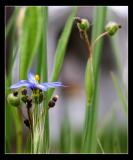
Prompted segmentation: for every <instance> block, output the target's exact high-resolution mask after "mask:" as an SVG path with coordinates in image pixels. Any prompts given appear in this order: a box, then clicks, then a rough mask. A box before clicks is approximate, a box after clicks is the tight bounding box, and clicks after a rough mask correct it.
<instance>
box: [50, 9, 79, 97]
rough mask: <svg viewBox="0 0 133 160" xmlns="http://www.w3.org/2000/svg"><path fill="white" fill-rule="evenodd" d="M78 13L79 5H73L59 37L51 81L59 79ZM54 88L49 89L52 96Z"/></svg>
mask: <svg viewBox="0 0 133 160" xmlns="http://www.w3.org/2000/svg"><path fill="white" fill-rule="evenodd" d="M76 13H77V7H73V9H72V13H71V15H70V16H69V18H68V20H67V22H66V24H65V28H64V30H63V32H62V34H61V37H60V39H59V42H58V45H57V48H56V52H55V58H54V67H53V73H52V79H51V81H57V80H58V77H59V74H60V71H61V67H62V64H63V60H64V55H65V50H66V47H67V44H68V40H69V37H70V34H71V30H72V25H73V20H74V17H75V16H76ZM53 91H54V89H50V90H49V97H51V95H52V93H53Z"/></svg>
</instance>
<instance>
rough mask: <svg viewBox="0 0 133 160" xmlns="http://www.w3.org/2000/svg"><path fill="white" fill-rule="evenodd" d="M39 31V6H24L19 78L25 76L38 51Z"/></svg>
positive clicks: (40, 18) (40, 22) (40, 24)
mask: <svg viewBox="0 0 133 160" xmlns="http://www.w3.org/2000/svg"><path fill="white" fill-rule="evenodd" d="M41 31H42V17H41V7H26V11H25V16H24V20H23V26H22V34H21V37H20V68H19V69H20V79H25V78H27V71H28V68H29V67H31V65H32V62H33V58H34V57H35V55H36V54H37V51H38V47H39V43H40V38H41V34H42V32H41Z"/></svg>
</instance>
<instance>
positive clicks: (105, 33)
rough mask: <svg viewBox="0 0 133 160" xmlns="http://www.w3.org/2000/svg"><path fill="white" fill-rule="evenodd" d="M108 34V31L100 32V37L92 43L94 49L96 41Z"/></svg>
mask: <svg viewBox="0 0 133 160" xmlns="http://www.w3.org/2000/svg"><path fill="white" fill-rule="evenodd" d="M106 35H108V32H104V33H102V34H100V36H98V37H97V38H96V39H95V41H94V42H93V44H92V49H94V47H95V45H96V42H97V41H98V40H99V39H100V38H102V37H104V36H106Z"/></svg>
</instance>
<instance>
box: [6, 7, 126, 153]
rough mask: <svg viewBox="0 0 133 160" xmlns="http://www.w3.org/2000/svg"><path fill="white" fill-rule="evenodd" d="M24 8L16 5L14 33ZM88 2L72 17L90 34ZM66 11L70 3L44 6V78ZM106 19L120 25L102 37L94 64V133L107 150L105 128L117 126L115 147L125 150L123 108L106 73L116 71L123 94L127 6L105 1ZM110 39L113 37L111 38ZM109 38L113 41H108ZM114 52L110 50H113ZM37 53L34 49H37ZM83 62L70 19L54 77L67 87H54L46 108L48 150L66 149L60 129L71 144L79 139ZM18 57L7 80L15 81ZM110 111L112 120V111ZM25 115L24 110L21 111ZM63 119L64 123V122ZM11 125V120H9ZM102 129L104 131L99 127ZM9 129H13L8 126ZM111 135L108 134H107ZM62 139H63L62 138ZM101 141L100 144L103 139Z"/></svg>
mask: <svg viewBox="0 0 133 160" xmlns="http://www.w3.org/2000/svg"><path fill="white" fill-rule="evenodd" d="M13 10H14V7H6V8H5V13H6V17H5V21H6V24H7V23H8V21H9V19H10V17H11V15H12V13H13ZM23 10H24V7H21V8H20V11H19V14H18V16H17V27H18V30H17V31H18V33H16V34H19V25H20V23H21V18H22V17H23ZM93 10H94V7H93V6H82V7H79V9H78V14H77V16H79V17H81V18H87V19H88V20H89V21H90V23H91V27H90V30H89V32H88V34H89V36H90V37H91V30H92V28H93V26H94V25H95V24H93V23H92V17H93ZM70 12H71V7H68V6H49V10H48V16H49V19H48V33H47V37H48V39H47V40H48V46H47V49H48V79H49V80H50V78H51V73H52V69H53V62H54V54H55V50H56V46H57V42H58V40H59V37H60V34H61V32H62V30H63V27H64V25H65V22H66V20H67V17H68V16H69V14H70ZM106 21H107V22H109V21H116V22H117V23H119V24H121V26H122V28H121V29H120V30H119V32H118V33H117V34H116V35H115V37H113V38H112V37H111V38H109V37H105V38H104V43H103V44H104V46H103V50H102V51H103V54H102V58H101V68H100V70H101V71H100V89H99V90H100V92H99V96H98V99H99V100H98V131H97V132H98V133H100V134H101V142H102V144H103V146H104V148H106V149H105V150H106V152H113V151H112V150H111V149H110V148H109V147H108V146H109V145H108V144H110V143H111V140H108V141H107V139H109V137H111V132H110V131H111V130H113V128H114V123H115V125H116V126H115V127H116V128H117V129H118V134H119V135H120V137H121V146H122V148H121V151H122V152H127V151H128V147H127V144H128V139H127V138H128V137H127V135H128V132H127V129H128V120H127V116H125V113H124V110H123V109H122V104H121V101H120V98H119V95H118V93H117V91H116V88H115V87H114V83H113V81H112V78H111V74H110V73H111V72H114V73H115V74H116V75H117V76H118V80H119V84H120V85H122V89H123V92H124V94H125V96H126V94H127V91H128V7H127V6H108V15H107V20H106ZM11 38H12V37H11V36H9V37H8V38H7V40H6V46H5V47H6V52H5V56H6V66H5V70H6V73H8V69H9V63H10V62H9V58H8V57H9V56H10V47H11ZM112 39H113V40H112ZM114 43H115V44H114ZM114 52H115V54H114ZM38 54H39V53H38ZM86 62H87V51H86V48H85V46H84V44H83V41H82V40H81V39H80V35H79V31H78V28H77V26H76V23H73V28H72V33H71V35H70V39H69V43H68V46H67V50H66V54H65V58H64V63H63V67H62V70H61V74H60V77H59V80H60V81H61V82H62V83H63V84H65V85H67V86H68V87H67V88H65V89H64V88H63V89H62V88H60V89H56V90H55V92H54V95H55V94H58V95H59V97H60V98H59V100H58V102H57V104H56V106H55V107H54V108H52V109H50V111H49V114H50V143H51V152H67V151H65V148H63V147H61V146H63V143H68V142H69V140H67V138H66V140H64V139H63V138H62V133H63V132H64V131H65V134H66V135H67V134H69V133H70V128H71V133H72V134H71V138H72V139H73V138H75V139H76V140H75V142H74V144H72V145H73V146H76V147H77V152H78V146H79V144H80V138H81V130H82V128H83V123H84V118H85V88H84V72H85V66H86ZM18 63H19V62H18V58H16V60H15V64H14V67H13V79H12V82H16V81H17V80H18V73H19V72H18ZM35 67H36V59H35V61H34V62H33V66H32V72H35ZM114 110H115V120H114V117H113V112H114ZM23 112H24V114H25V111H23ZM66 121H67V122H69V123H67V124H66ZM12 125H13V124H12ZM103 130H104V132H103ZM23 131H24V132H23V134H24V136H25V135H27V132H28V129H27V128H26V127H25V126H24V129H23ZM11 132H13V130H12V131H11ZM110 139H111V138H110ZM65 141H68V142H65ZM105 141H107V142H106V144H105ZM14 142H15V137H14V136H12V146H13V147H12V151H10V152H15V144H14Z"/></svg>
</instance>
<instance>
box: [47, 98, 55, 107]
mask: <svg viewBox="0 0 133 160" xmlns="http://www.w3.org/2000/svg"><path fill="white" fill-rule="evenodd" d="M48 106H49V108H53V107H54V106H55V102H54V101H53V100H50V101H49V103H48Z"/></svg>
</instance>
